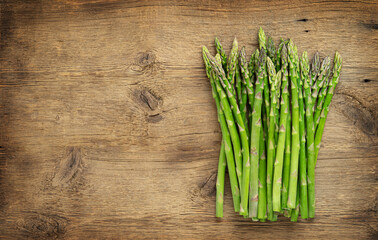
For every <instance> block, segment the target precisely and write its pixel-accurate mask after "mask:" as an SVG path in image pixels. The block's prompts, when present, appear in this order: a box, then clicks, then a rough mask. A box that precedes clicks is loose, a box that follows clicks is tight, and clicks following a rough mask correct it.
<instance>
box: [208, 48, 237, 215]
mask: <svg viewBox="0 0 378 240" xmlns="http://www.w3.org/2000/svg"><path fill="white" fill-rule="evenodd" d="M202 52H203V59H204V62H205V65H206V73H207V76H208V78H209V79H210V84H211V87H212V93H213V98H214V99H215V104H216V106H217V111H218V120H219V123H220V126H221V130H222V136H223V141H224V143H225V148H224V150H225V154H226V160H227V167H228V174H229V177H230V184H231V192H232V198H233V202H234V210H235V212H239V207H240V191H239V185H238V179H237V174H236V173H237V172H236V169H235V163H234V156H233V151H232V148H231V146H232V144H231V139H235V138H237V139H239V136H238V132H237V129H236V126H235V124H233V122H234V119H233V116H232V112H231V109H230V105H229V103H228V101H227V96H226V93H225V92H224V90H223V88H222V87H221V85H220V83H219V80H217V78H215V75H214V72H213V71H212V69H211V66H210V62H209V59H208V57H207V56H208V55H209V52H208V50H207V48H206V47H203V51H202ZM237 143H238V141H235V145H236V144H237ZM239 149H240V146H239Z"/></svg>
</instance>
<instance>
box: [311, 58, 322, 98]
mask: <svg viewBox="0 0 378 240" xmlns="http://www.w3.org/2000/svg"><path fill="white" fill-rule="evenodd" d="M319 71H320V57H319V52H316V53H315V55H314V58H313V59H312V63H311V78H310V82H309V84H310V86H312V85H313V84H314V83H315V81H316V77H317V76H318V74H319ZM310 92H311V89H310Z"/></svg>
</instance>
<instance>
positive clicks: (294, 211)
mask: <svg viewBox="0 0 378 240" xmlns="http://www.w3.org/2000/svg"><path fill="white" fill-rule="evenodd" d="M298 188H299V187H298ZM300 200H301V199H300V194H299V191H297V199H296V202H295V208H294V209H292V211H291V216H290V220H291V221H292V222H296V221H298V215H299V202H300ZM301 203H302V202H301ZM300 207H301V213H302V205H300Z"/></svg>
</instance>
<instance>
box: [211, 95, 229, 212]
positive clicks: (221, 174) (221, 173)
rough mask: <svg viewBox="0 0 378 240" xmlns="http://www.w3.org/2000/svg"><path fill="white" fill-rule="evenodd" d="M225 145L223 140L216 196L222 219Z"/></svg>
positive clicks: (217, 207) (216, 207) (217, 208)
mask: <svg viewBox="0 0 378 240" xmlns="http://www.w3.org/2000/svg"><path fill="white" fill-rule="evenodd" d="M213 91H214V90H213ZM215 93H216V92H215ZM216 94H217V93H216ZM223 117H224V116H223ZM219 122H220V121H219ZM224 144H225V143H224V140H223V139H222V145H221V149H220V152H219V162H218V174H217V184H216V194H217V196H216V204H215V209H216V210H215V216H216V217H220V218H221V217H223V195H224V176H225V174H226V153H225V150H224ZM231 151H232V150H231ZM231 156H232V154H231Z"/></svg>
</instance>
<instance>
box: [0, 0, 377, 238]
mask: <svg viewBox="0 0 378 240" xmlns="http://www.w3.org/2000/svg"><path fill="white" fill-rule="evenodd" d="M0 4H1V17H0V19H1V38H0V41H1V42H0V43H1V45H0V46H1V47H0V58H1V59H0V61H1V65H0V79H1V83H0V84H1V85H0V86H1V87H0V91H1V103H0V104H1V105H0V131H1V138H0V238H1V239H30V238H32V239H33V238H34V239H55V238H56V239H143V238H157V239H234V238H235V239H236V238H238V239H250V238H268V239H271V238H274V239H298V238H301V239H377V231H378V227H377V186H378V185H377V181H376V179H377V175H376V167H377V160H378V146H377V136H378V125H377V115H378V111H377V106H378V101H377V90H378V82H377V80H378V79H377V76H378V69H377V62H378V57H377V54H376V53H377V50H378V34H377V24H378V23H377V22H378V19H377V16H378V14H377V10H378V9H377V7H378V6H377V5H378V4H377V3H376V2H375V1H322V0H320V1H319V0H317V1H305V2H304V1H303V2H302V1H253V2H250V1H211V0H210V1H201V0H195V1H180V0H179V1H119V0H107V1H105V0H80V1H79V0H60V1H47V0H40V1H2V2H1V3H0ZM259 26H262V27H263V28H264V30H265V32H266V33H267V34H270V35H272V37H273V38H274V39H275V40H278V39H279V38H280V37H291V38H292V39H293V40H294V41H295V42H296V44H297V45H298V48H299V52H300V53H301V52H302V51H303V50H305V49H306V50H307V51H308V52H309V53H310V55H311V56H312V54H313V53H314V52H315V51H316V50H319V51H320V53H321V54H322V56H325V55H333V54H334V52H335V50H338V51H340V53H341V54H342V56H343V59H344V65H343V71H342V75H341V79H340V84H339V86H338V88H337V94H336V95H335V97H334V100H333V103H332V106H331V108H332V109H331V112H330V114H329V116H328V122H327V124H326V127H325V132H324V137H323V141H322V148H321V151H320V154H319V161H318V165H317V169H316V183H317V185H316V197H317V209H316V219H314V220H313V221H302V220H301V221H300V222H298V223H291V222H289V221H288V220H286V219H280V220H279V221H278V222H276V223H252V222H251V221H249V220H246V219H243V218H242V217H240V216H237V215H236V214H235V213H233V209H232V199H231V194H230V190H229V185H226V193H225V195H226V196H225V207H224V208H225V217H224V218H223V219H221V220H220V219H216V218H215V204H214V203H215V192H214V191H215V174H216V168H217V157H218V151H219V147H220V129H219V126H218V123H217V118H216V110H215V105H214V103H213V99H212V97H211V91H210V85H209V83H208V80H207V79H206V74H205V71H204V67H203V62H202V58H201V46H203V45H206V46H208V47H209V48H210V49H211V50H212V52H214V43H213V40H214V37H215V36H219V38H220V40H221V41H222V42H223V43H224V45H225V46H226V49H227V51H228V50H229V47H230V45H231V41H232V39H233V38H234V36H237V37H238V40H239V43H240V45H245V46H246V48H247V51H248V52H249V53H251V51H252V50H253V49H254V48H256V46H257V30H258V27H259ZM226 182H228V180H226Z"/></svg>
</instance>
